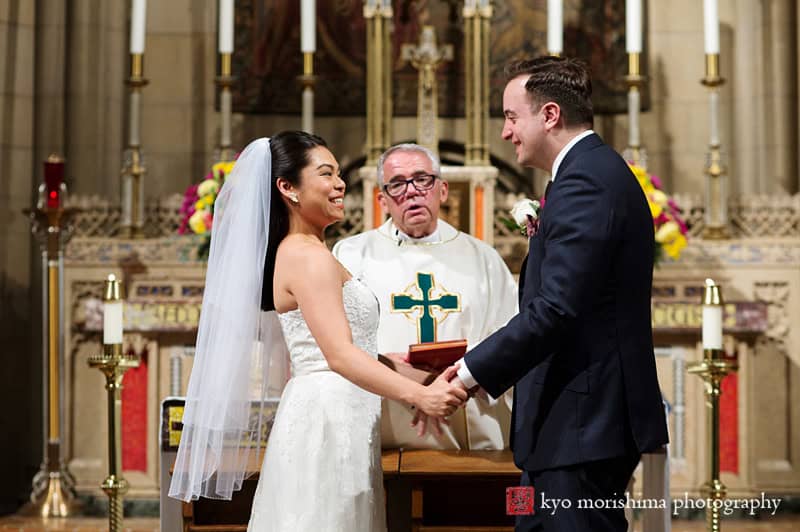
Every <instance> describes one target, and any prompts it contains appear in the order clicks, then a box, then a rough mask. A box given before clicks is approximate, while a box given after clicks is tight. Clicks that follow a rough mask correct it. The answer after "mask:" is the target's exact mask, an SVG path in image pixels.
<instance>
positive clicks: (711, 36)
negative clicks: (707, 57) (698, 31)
mask: <svg viewBox="0 0 800 532" xmlns="http://www.w3.org/2000/svg"><path fill="white" fill-rule="evenodd" d="M717 7H718V6H717V0H704V2H703V22H704V26H705V37H706V39H705V41H706V53H707V54H718V53H719V12H718V9H717Z"/></svg>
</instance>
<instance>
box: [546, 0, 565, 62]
mask: <svg viewBox="0 0 800 532" xmlns="http://www.w3.org/2000/svg"><path fill="white" fill-rule="evenodd" d="M547 51H548V52H550V53H551V54H560V53H561V52H563V51H564V5H563V3H562V0H547Z"/></svg>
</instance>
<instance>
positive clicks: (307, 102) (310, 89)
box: [297, 52, 317, 133]
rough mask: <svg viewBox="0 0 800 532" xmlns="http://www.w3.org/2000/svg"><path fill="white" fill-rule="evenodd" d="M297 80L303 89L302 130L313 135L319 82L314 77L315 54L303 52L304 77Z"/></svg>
mask: <svg viewBox="0 0 800 532" xmlns="http://www.w3.org/2000/svg"><path fill="white" fill-rule="evenodd" d="M297 79H298V81H299V82H300V85H301V87H302V88H303V102H302V119H301V120H302V130H303V131H307V132H308V133H313V132H314V85H315V84H316V82H317V77H316V76H315V75H314V52H303V75H301V76H298V78H297Z"/></svg>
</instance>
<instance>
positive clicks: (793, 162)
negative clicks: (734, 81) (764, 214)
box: [762, 0, 798, 194]
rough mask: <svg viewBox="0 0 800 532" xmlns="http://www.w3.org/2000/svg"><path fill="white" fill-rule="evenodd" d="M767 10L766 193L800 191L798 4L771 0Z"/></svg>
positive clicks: (766, 5)
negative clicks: (798, 172) (799, 172)
mask: <svg viewBox="0 0 800 532" xmlns="http://www.w3.org/2000/svg"><path fill="white" fill-rule="evenodd" d="M762 5H763V6H764V11H765V20H764V22H765V33H764V38H765V52H766V53H765V54H764V63H765V69H766V76H765V81H766V84H765V89H766V90H765V94H764V96H765V104H766V113H765V116H766V118H767V125H768V127H767V135H766V140H767V146H766V150H765V154H764V155H765V160H766V161H767V164H765V165H764V168H765V169H767V168H768V169H769V174H768V178H769V183H768V186H767V188H766V190H764V192H767V193H773V194H774V193H778V192H786V193H789V194H793V193H795V192H797V190H798V176H797V169H798V164H797V159H798V156H797V142H798V136H797V126H798V120H797V113H798V105H797V69H798V64H797V56H796V53H797V47H796V45H795V43H796V42H797V26H796V25H795V23H796V21H797V4H796V0H768V1H765V2H764V3H763V4H762Z"/></svg>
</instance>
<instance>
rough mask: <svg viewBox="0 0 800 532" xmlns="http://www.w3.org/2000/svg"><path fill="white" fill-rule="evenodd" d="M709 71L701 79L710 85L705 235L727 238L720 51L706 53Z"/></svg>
mask: <svg viewBox="0 0 800 532" xmlns="http://www.w3.org/2000/svg"><path fill="white" fill-rule="evenodd" d="M705 63H706V75H705V78H703V79H702V80H701V81H700V83H702V84H703V85H704V86H705V87H707V88H708V98H709V122H710V135H709V136H710V139H709V145H708V153H707V154H706V158H707V160H706V167H705V174H706V191H705V227H704V228H703V233H702V234H703V238H707V239H724V238H728V237H729V236H730V233H729V231H728V194H727V179H726V174H727V169H726V168H725V166H724V164H723V161H722V151H721V149H720V139H719V90H720V87H721V86H722V85H723V84H724V83H725V80H724V79H723V78H722V77H720V70H719V54H718V53H717V54H706V60H705Z"/></svg>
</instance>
